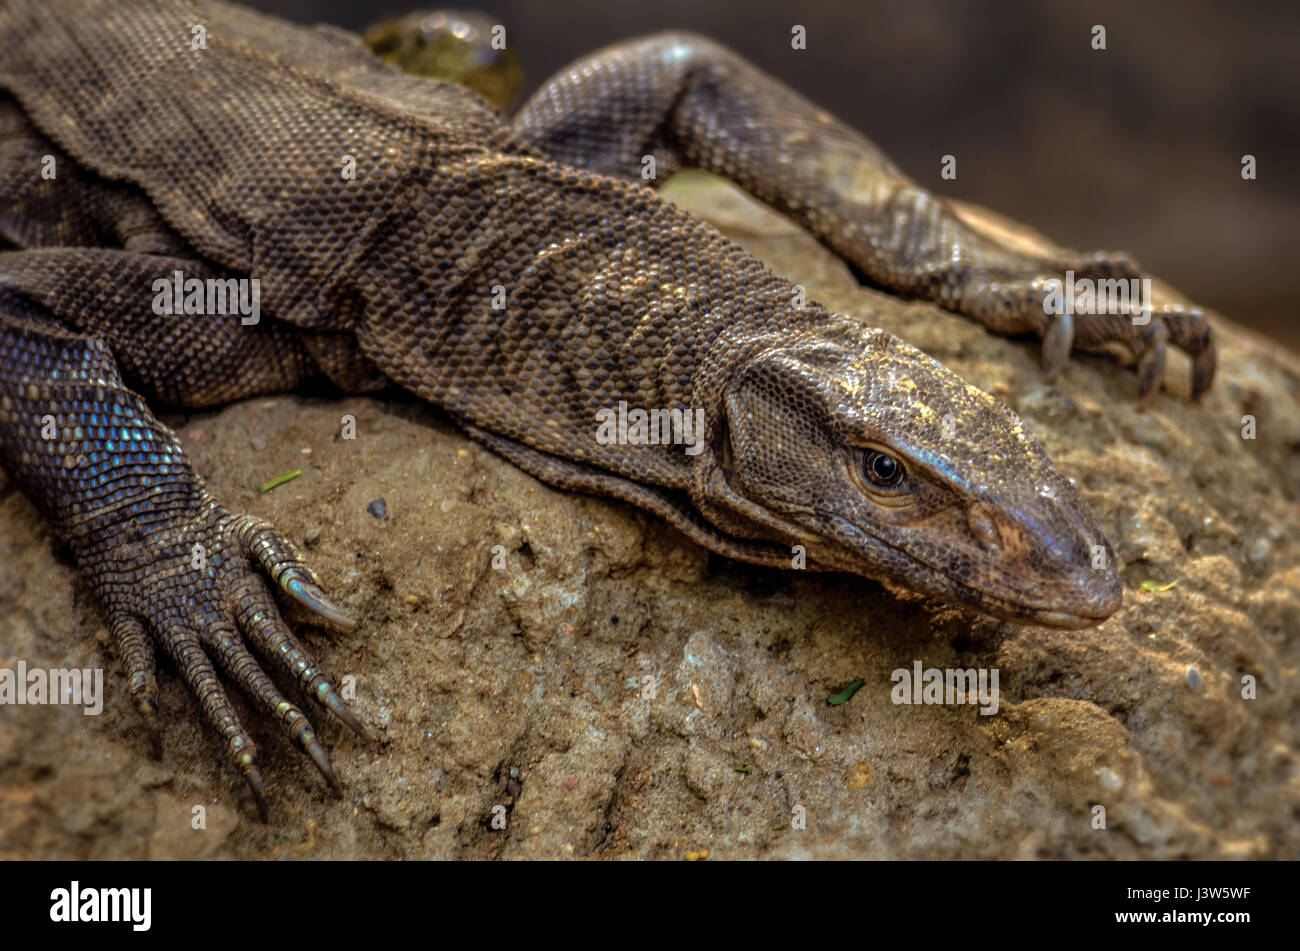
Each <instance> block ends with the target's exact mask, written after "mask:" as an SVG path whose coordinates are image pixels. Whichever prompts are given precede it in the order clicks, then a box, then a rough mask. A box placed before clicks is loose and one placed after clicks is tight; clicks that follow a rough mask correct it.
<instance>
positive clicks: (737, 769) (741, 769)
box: [731, 766, 753, 776]
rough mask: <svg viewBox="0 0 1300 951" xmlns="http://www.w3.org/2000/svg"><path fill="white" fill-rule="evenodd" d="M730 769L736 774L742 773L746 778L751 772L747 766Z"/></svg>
mask: <svg viewBox="0 0 1300 951" xmlns="http://www.w3.org/2000/svg"><path fill="white" fill-rule="evenodd" d="M731 768H732V769H734V770H735V771H736V772H738V773H744V774H745V775H746V776H748V775H749V774H750V773H752V772H753V770H752V769H750V768H749V767H748V766H733V767H731Z"/></svg>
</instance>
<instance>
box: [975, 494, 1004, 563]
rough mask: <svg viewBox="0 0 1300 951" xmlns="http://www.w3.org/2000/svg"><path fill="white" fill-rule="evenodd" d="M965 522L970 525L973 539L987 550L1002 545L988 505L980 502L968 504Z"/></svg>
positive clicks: (995, 548)
mask: <svg viewBox="0 0 1300 951" xmlns="http://www.w3.org/2000/svg"><path fill="white" fill-rule="evenodd" d="M966 524H967V525H968V526H970V532H971V534H972V535H974V536H975V540H976V541H977V542H979V543H980V544H981V545H983V546H984V547H985V548H987V549H988V550H989V551H997V550H999V549H1000V548H1001V547H1002V535H1001V534H999V532H998V527H997V525H996V524H995V523H994V521H993V517H992V515H991V514H990V513H989V509H988V506H986V505H984V504H983V503H981V502H976V503H975V504H974V505H972V506H970V507H969V508H968V509H967V510H966Z"/></svg>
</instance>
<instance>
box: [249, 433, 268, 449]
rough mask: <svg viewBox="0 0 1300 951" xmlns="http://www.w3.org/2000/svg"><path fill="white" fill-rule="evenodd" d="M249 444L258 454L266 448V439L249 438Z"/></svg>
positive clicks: (262, 437) (259, 437)
mask: <svg viewBox="0 0 1300 951" xmlns="http://www.w3.org/2000/svg"><path fill="white" fill-rule="evenodd" d="M248 444H249V445H250V446H252V447H253V448H254V449H256V450H257V451H258V452H261V451H262V450H263V449H265V448H266V437H265V436H249V437H248Z"/></svg>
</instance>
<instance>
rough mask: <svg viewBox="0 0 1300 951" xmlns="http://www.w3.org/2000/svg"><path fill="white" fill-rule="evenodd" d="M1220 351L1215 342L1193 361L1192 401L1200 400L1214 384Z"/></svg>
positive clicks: (1209, 344) (1207, 345)
mask: <svg viewBox="0 0 1300 951" xmlns="http://www.w3.org/2000/svg"><path fill="white" fill-rule="evenodd" d="M1218 364H1219V349H1218V347H1216V346H1215V344H1214V341H1212V340H1211V341H1210V342H1209V343H1208V344H1206V346H1205V349H1204V350H1202V351H1201V352H1200V353H1198V354H1197V355H1196V356H1195V357H1194V358H1193V359H1192V399H1194V400H1199V399H1200V398H1201V397H1202V396H1204V395H1205V392H1206V390H1208V389H1209V388H1210V384H1212V383H1213V382H1214V373H1215V370H1216V369H1218Z"/></svg>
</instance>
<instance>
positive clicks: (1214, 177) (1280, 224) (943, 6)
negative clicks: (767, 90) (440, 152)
mask: <svg viewBox="0 0 1300 951" xmlns="http://www.w3.org/2000/svg"><path fill="white" fill-rule="evenodd" d="M250 3H251V5H252V6H255V7H257V8H259V9H261V10H264V11H267V12H271V13H275V14H278V15H280V16H283V17H286V18H288V19H291V20H296V21H299V22H303V23H311V22H318V21H323V22H330V23H334V24H337V25H339V26H343V27H347V28H350V29H353V30H360V29H361V28H363V27H365V26H367V25H369V24H371V23H373V22H374V21H376V20H380V19H384V18H386V17H389V16H393V15H396V14H399V13H404V12H407V11H409V10H411V9H415V8H418V7H420V6H422V7H426V8H436V7H438V6H439V5H440V4H438V3H437V2H436V0H435V2H426V3H423V4H421V3H420V0H373V2H367V3H354V2H349V0H250ZM444 6H445V7H446V8H448V9H479V10H483V11H485V12H487V13H489V14H491V15H492V16H493V17H494V18H495V20H496V22H500V23H502V24H504V25H505V26H506V29H507V38H508V43H509V45H510V46H511V47H512V48H513V49H514V50H515V52H516V53H517V55H518V56H519V57H520V59H521V61H522V64H523V67H524V70H525V73H526V77H527V78H526V87H525V95H527V94H528V93H529V92H531V91H532V90H533V89H534V88H536V87H537V86H538V85H539V84H540V83H541V82H542V80H544V79H545V78H546V77H547V76H548V75H549V74H550V73H552V72H554V71H555V70H557V69H559V68H560V67H562V66H564V65H565V64H566V63H568V62H570V61H572V60H573V59H576V58H577V57H579V56H582V55H584V54H586V53H589V52H592V51H594V50H595V49H597V48H598V47H600V46H602V45H605V44H607V43H611V42H615V41H617V40H620V39H626V38H628V37H632V36H636V35H638V34H643V33H650V32H654V31H657V30H664V29H669V28H681V29H690V30H696V31H699V32H701V33H704V34H707V35H709V36H711V37H713V38H714V39H717V40H720V41H721V42H723V43H726V44H728V45H729V46H731V47H732V48H733V49H735V50H737V51H739V52H740V53H742V54H743V55H745V56H747V57H748V58H749V59H751V60H752V61H753V62H755V63H757V64H758V65H760V66H761V67H762V68H764V69H765V70H767V71H768V72H770V73H772V74H773V75H775V76H778V77H780V78H781V79H783V80H784V81H785V82H787V83H789V84H790V85H791V86H793V87H794V88H796V89H797V90H799V91H800V92H802V93H803V94H804V95H805V96H808V97H809V98H811V99H813V100H815V101H816V102H818V103H819V104H820V105H822V106H824V107H825V108H826V109H828V110H829V111H831V112H832V113H834V114H836V115H838V116H839V117H840V118H842V119H844V120H846V121H848V122H849V123H851V124H852V125H854V126H856V127H857V128H859V129H860V130H862V131H863V132H864V133H865V134H866V135H867V136H868V137H869V138H871V139H873V140H874V141H875V142H876V143H877V144H879V145H880V146H881V147H882V148H883V149H884V150H885V151H886V152H887V153H888V154H889V155H891V156H892V157H893V159H894V160H895V161H896V162H897V163H898V164H899V165H900V166H901V167H902V168H903V169H904V170H905V171H906V172H907V173H908V174H910V175H911V176H912V177H913V178H915V179H916V180H918V181H919V182H920V183H921V184H923V185H925V186H927V187H929V188H931V189H933V190H935V191H938V192H941V193H943V194H945V195H951V196H953V197H957V198H964V199H968V200H970V201H974V202H978V203H980V204H983V205H986V206H988V207H990V208H992V209H993V210H995V211H999V212H1002V213H1003V214H1006V215H1008V216H1010V217H1012V218H1015V219H1018V220H1021V221H1024V222H1025V223H1027V224H1030V225H1032V226H1034V227H1036V228H1038V229H1039V230H1040V231H1042V232H1044V233H1046V234H1047V235H1048V236H1050V237H1051V238H1053V239H1054V240H1056V241H1058V242H1060V243H1062V244H1065V245H1068V246H1073V247H1076V248H1080V249H1113V250H1125V251H1129V252H1131V253H1132V254H1134V255H1135V256H1136V257H1137V259H1138V260H1139V261H1140V262H1142V264H1143V265H1144V266H1145V267H1146V268H1147V269H1148V270H1150V271H1151V272H1153V273H1155V274H1157V275H1159V276H1160V277H1163V278H1165V279H1166V280H1168V281H1170V282H1171V283H1172V284H1174V285H1175V286H1176V287H1178V288H1179V289H1180V290H1182V291H1184V292H1185V293H1187V294H1189V295H1190V296H1191V297H1192V298H1193V299H1194V300H1196V301H1197V302H1198V303H1201V304H1204V305H1206V306H1209V307H1213V308H1215V309H1216V310H1218V311H1220V312H1221V313H1223V314H1224V315H1225V316H1227V317H1229V318H1231V319H1233V320H1236V321H1238V322H1240V323H1243V324H1246V325H1248V326H1250V327H1252V328H1254V329H1257V330H1260V331H1263V332H1265V333H1268V334H1271V335H1273V336H1274V337H1276V338H1278V339H1280V340H1283V341H1284V342H1286V343H1287V344H1288V345H1289V346H1291V347H1292V348H1294V349H1300V316H1298V308H1297V307H1296V304H1295V303H1294V295H1295V292H1296V290H1297V286H1298V284H1300V282H1297V279H1296V275H1297V272H1300V261H1297V260H1296V252H1297V250H1300V241H1297V231H1298V225H1297V222H1298V221H1300V189H1298V183H1297V152H1296V139H1297V130H1298V129H1300V114H1298V112H1300V64H1298V60H1300V3H1296V2H1294V0H1290V2H1272V3H1264V2H1255V3H1252V2H1242V3H1228V2H1211V0H1150V2H1135V0H1057V2H1052V3H1045V2H1043V0H1000V2H963V0H898V2H881V0H805V2H801V3H789V2H781V0H744V2H742V0H728V2H711V0H654V2H646V3H629V2H618V0H551V2H537V0H460V2H459V3H448V4H445V5H444ZM796 23H798V24H802V25H803V26H804V27H806V28H807V37H808V48H807V49H806V50H804V51H795V50H793V49H791V47H790V28H791V26H792V25H793V24H796ZM1094 24H1101V25H1103V26H1105V27H1106V40H1107V49H1106V50H1105V51H1104V52H1098V51H1094V50H1093V49H1092V47H1091V45H1090V39H1091V29H1092V26H1093V25H1094ZM521 101H522V100H521ZM945 153H952V154H953V155H955V156H956V157H957V179H956V180H955V181H941V180H940V179H939V162H940V156H942V155H944V154H945ZM1246 153H1250V154H1252V155H1254V156H1255V157H1256V159H1257V161H1258V179H1257V180H1256V181H1253V182H1251V181H1243V180H1242V178H1241V156H1242V155H1243V154H1246Z"/></svg>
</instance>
